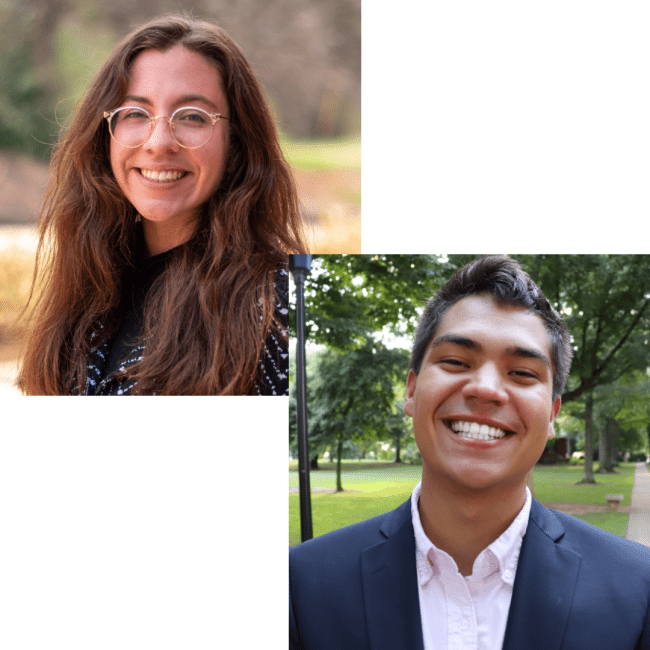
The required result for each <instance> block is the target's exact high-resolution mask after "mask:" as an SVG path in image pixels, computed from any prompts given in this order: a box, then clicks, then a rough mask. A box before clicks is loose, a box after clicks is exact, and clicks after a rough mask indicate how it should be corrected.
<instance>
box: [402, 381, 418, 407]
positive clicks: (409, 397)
mask: <svg viewBox="0 0 650 650" xmlns="http://www.w3.org/2000/svg"><path fill="white" fill-rule="evenodd" d="M417 380H418V376H417V375H416V374H415V373H414V372H413V371H412V370H409V376H408V379H407V380H406V397H405V398H404V413H405V414H406V415H408V416H409V417H413V414H414V413H415V383H416V382H417Z"/></svg>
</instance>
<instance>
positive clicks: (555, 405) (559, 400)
mask: <svg viewBox="0 0 650 650" xmlns="http://www.w3.org/2000/svg"><path fill="white" fill-rule="evenodd" d="M560 406H562V398H561V397H558V398H557V399H556V400H555V401H554V402H553V407H552V409H551V421H550V422H549V423H548V434H547V438H548V439H549V440H550V439H551V438H554V437H555V426H554V424H555V418H556V417H557V416H558V414H559V412H560Z"/></svg>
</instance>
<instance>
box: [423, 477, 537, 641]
mask: <svg viewBox="0 0 650 650" xmlns="http://www.w3.org/2000/svg"><path fill="white" fill-rule="evenodd" d="M421 487H422V483H418V484H417V485H416V486H415V489H414V490H413V494H412V496H411V516H412V518H413V529H414V531H415V556H416V564H417V573H418V593H419V596H420V616H421V619H422V634H423V636H424V650H456V649H458V650H461V649H462V650H470V649H471V650H500V648H501V647H502V646H503V637H504V635H505V631H506V623H507V621H508V611H509V609H510V600H511V598H512V587H513V585H514V582H515V573H516V571H517V561H518V560H519V551H520V550H521V543H522V540H523V537H524V534H525V532H526V528H527V526H528V516H529V515H530V504H531V495H530V490H529V489H528V488H526V501H525V502H524V507H523V508H522V509H521V510H520V512H519V514H518V515H517V517H516V518H515V520H514V521H513V522H512V524H510V527H509V528H508V529H507V530H506V531H505V532H504V533H503V534H502V535H501V536H500V537H499V538H498V539H496V540H495V541H494V542H492V544H490V545H489V546H488V547H487V548H486V549H484V550H483V551H481V553H480V554H479V556H478V557H477V558H476V561H475V562H474V566H473V568H472V575H470V576H467V577H464V576H462V575H461V574H460V573H459V571H458V566H457V565H456V562H455V561H454V560H453V559H452V557H451V556H450V555H448V554H447V553H445V552H444V551H441V550H440V549H438V548H436V547H435V546H434V545H433V544H432V543H431V541H430V540H429V539H428V538H427V536H426V535H425V534H424V530H423V528H422V523H421V521H420V513H419V511H418V500H419V498H420V489H421Z"/></svg>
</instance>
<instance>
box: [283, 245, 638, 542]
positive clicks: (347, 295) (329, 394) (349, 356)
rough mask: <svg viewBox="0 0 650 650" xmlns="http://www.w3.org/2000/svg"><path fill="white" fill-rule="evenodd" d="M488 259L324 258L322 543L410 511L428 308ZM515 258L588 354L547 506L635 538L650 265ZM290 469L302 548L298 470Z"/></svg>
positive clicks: (315, 284)
mask: <svg viewBox="0 0 650 650" xmlns="http://www.w3.org/2000/svg"><path fill="white" fill-rule="evenodd" d="M475 257H476V256H475V255H448V256H442V255H439V256H437V255H374V256H371V255H349V256H345V255H325V256H315V257H314V261H313V265H312V272H311V274H310V275H309V276H308V277H307V279H306V283H305V286H306V289H305V305H306V329H307V341H308V345H307V381H308V383H307V392H308V396H307V409H308V413H307V416H308V427H309V444H310V457H311V459H312V460H311V464H312V471H311V474H310V481H311V488H312V509H313V512H312V517H313V525H314V535H315V536H317V535H320V534H323V533H325V532H327V531H329V530H333V529H336V528H340V527H342V526H345V525H348V524H351V523H354V522H356V521H361V520H364V519H367V518H369V517H372V516H374V515H377V514H380V513H382V512H386V511H388V510H390V509H392V508H394V507H396V506H397V505H399V504H400V503H401V502H403V501H405V500H406V499H407V498H408V497H409V495H410V493H411V491H412V489H413V487H414V485H415V484H416V483H417V482H418V481H419V478H420V473H421V466H420V463H421V459H420V456H419V453H418V451H417V447H416V445H415V441H414V439H413V435H412V429H411V424H410V419H408V418H406V417H405V416H404V415H403V412H402V403H403V399H404V387H405V383H406V376H407V372H408V359H409V348H410V344H411V340H412V335H413V333H414V329H415V325H416V323H417V317H418V315H419V313H420V311H421V308H422V307H423V305H424V303H425V301H426V298H428V297H429V296H431V295H432V294H433V293H435V291H436V290H437V289H438V288H439V287H440V286H441V285H442V283H444V281H446V280H447V279H448V278H449V277H451V275H452V273H453V272H454V271H455V270H456V269H458V268H460V267H462V266H463V265H464V264H466V263H467V262H468V261H470V260H471V259H474V258H475ZM513 257H515V258H516V259H517V260H519V261H520V262H521V264H522V265H523V267H524V269H525V270H526V271H527V272H528V273H529V274H530V275H531V277H532V278H533V279H534V280H535V281H536V282H537V283H538V284H539V285H540V287H541V288H542V290H543V291H544V293H545V295H546V297H547V298H548V299H549V300H550V301H551V303H552V304H553V306H554V307H555V309H557V310H558V311H559V312H560V313H562V314H563V316H564V318H565V320H566V322H567V325H568V327H569V329H570V331H571V335H572V342H573V346H574V351H575V357H574V361H573V364H572V367H571V374H570V377H569V381H568V383H567V386H566V389H565V392H564V394H563V396H562V402H563V405H562V410H561V412H560V415H559V417H558V419H557V421H556V427H555V431H556V437H555V438H554V439H553V440H552V441H549V443H548V445H547V449H546V451H545V453H544V456H543V457H542V460H541V461H540V463H538V465H537V466H536V467H535V470H534V472H533V488H534V493H535V497H536V498H537V499H538V500H540V501H541V502H542V503H544V504H547V505H550V506H551V507H555V508H557V509H560V510H563V511H565V512H568V513H570V514H573V515H575V516H578V517H580V518H581V519H584V520H586V521H588V522H590V523H592V524H594V525H596V526H599V527H601V528H604V529H606V530H610V531H611V532H613V533H615V534H618V535H621V536H624V535H625V531H626V526H627V519H628V511H629V506H630V497H631V492H632V486H633V483H634V463H633V461H635V460H636V461H645V459H646V454H647V451H648V447H649V438H650V399H649V397H650V378H649V364H650V354H649V353H650V346H649V343H648V341H649V339H650V307H649V305H650V291H649V289H648V287H647V286H646V284H645V283H644V282H643V281H640V279H641V278H647V277H650V256H648V255H513ZM293 331H294V332H295V328H294V330H293ZM294 344H295V341H294ZM292 349H293V348H292ZM291 359H292V364H293V363H295V355H292V357H291ZM291 378H292V388H291V398H290V410H291V412H290V420H289V422H290V434H289V450H290V454H291V456H292V458H297V442H296V421H295V408H296V407H295V386H294V385H293V379H294V378H295V372H294V366H293V365H292V367H291ZM574 454H575V456H574ZM595 459H597V460H595ZM624 459H627V461H628V462H625V460H624ZM316 467H318V469H316ZM289 470H290V471H289V492H290V494H289V523H290V544H292V545H293V544H297V543H299V542H300V516H299V497H298V493H297V486H298V475H297V461H295V460H290V462H289ZM607 494H623V496H624V498H623V501H622V503H621V506H620V507H619V508H618V510H617V511H610V510H608V509H607V505H606V495H607Z"/></svg>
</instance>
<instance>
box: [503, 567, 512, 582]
mask: <svg viewBox="0 0 650 650" xmlns="http://www.w3.org/2000/svg"><path fill="white" fill-rule="evenodd" d="M503 577H504V578H507V579H508V580H510V578H512V571H510V569H506V571H505V573H504V574H503Z"/></svg>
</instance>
